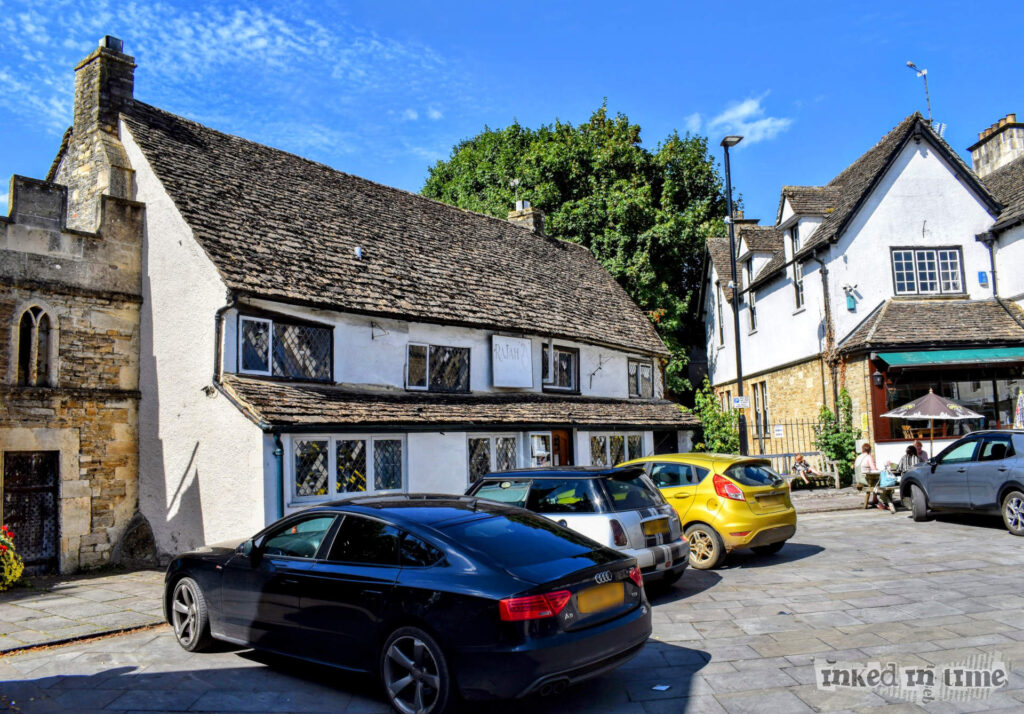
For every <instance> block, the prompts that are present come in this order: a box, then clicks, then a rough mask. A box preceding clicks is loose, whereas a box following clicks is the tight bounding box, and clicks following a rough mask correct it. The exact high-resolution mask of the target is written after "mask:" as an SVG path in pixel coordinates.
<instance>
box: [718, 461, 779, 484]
mask: <svg viewBox="0 0 1024 714" xmlns="http://www.w3.org/2000/svg"><path fill="white" fill-rule="evenodd" d="M725 475H726V476H728V477H729V478H731V479H732V480H733V481H735V482H736V483H738V484H740V485H741V486H778V485H779V484H781V483H783V479H782V477H781V476H779V475H778V474H777V473H775V472H774V471H773V470H772V468H771V467H770V466H766V465H764V464H736V465H735V466H730V467H729V468H727V469H726V470H725Z"/></svg>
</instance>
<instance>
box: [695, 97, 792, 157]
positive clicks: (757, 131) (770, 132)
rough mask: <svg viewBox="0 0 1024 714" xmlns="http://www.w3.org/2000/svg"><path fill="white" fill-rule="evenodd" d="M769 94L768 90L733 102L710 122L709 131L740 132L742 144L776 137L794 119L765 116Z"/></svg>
mask: <svg viewBox="0 0 1024 714" xmlns="http://www.w3.org/2000/svg"><path fill="white" fill-rule="evenodd" d="M767 96H768V92H765V93H764V94H762V95H761V96H759V97H752V98H750V99H744V100H743V101H740V102H733V103H732V104H730V105H729V106H728V107H726V108H725V110H724V111H723V112H722V113H721V114H718V115H717V116H715V117H713V118H712V119H711V120H710V121H709V122H708V125H707V129H708V131H709V132H724V133H729V134H740V135H741V136H743V144H741V146H742V145H747V146H749V145H750V144H756V143H757V142H759V141H767V140H769V139H774V138H775V137H776V136H778V135H779V134H781V133H782V132H784V131H785V130H786V129H788V128H789V126H790V124H792V123H793V120H792V119H790V118H788V117H772V116H765V108H764V106H762V102H763V101H764V99H765V97H767Z"/></svg>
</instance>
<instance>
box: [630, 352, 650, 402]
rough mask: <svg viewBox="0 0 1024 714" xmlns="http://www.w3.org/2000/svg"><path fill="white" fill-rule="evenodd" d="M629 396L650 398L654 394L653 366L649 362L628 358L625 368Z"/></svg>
mask: <svg viewBox="0 0 1024 714" xmlns="http://www.w3.org/2000/svg"><path fill="white" fill-rule="evenodd" d="M627 370H628V371H627V375H628V378H629V396H630V397H633V398H640V399H650V398H651V397H653V396H654V368H653V366H652V365H651V363H650V362H639V361H637V360H629V366H628V368H627Z"/></svg>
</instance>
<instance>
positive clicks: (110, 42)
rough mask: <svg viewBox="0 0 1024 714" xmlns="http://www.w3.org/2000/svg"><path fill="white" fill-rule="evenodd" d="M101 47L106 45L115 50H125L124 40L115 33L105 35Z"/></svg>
mask: <svg viewBox="0 0 1024 714" xmlns="http://www.w3.org/2000/svg"><path fill="white" fill-rule="evenodd" d="M100 47H106V48H107V49H108V50H114V52H124V42H122V41H121V40H119V39H118V38H116V37H114V36H113V35H104V36H103V39H102V40H100Z"/></svg>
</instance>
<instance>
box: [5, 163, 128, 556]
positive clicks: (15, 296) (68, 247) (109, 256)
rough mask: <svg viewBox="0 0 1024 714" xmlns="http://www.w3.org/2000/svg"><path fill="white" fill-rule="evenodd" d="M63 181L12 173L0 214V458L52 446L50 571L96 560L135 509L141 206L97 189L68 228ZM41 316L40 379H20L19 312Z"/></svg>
mask: <svg viewBox="0 0 1024 714" xmlns="http://www.w3.org/2000/svg"><path fill="white" fill-rule="evenodd" d="M66 206H67V203H66V189H65V187H63V186H60V185H57V184H53V183H48V182H42V181H35V180H32V179H24V178H22V177H15V179H14V180H13V181H12V183H11V215H10V216H9V217H6V218H5V217H0V332H2V336H3V339H0V458H2V454H3V452H5V451H57V452H59V454H60V482H59V492H58V498H59V506H58V508H59V515H58V522H59V527H60V551H59V555H60V569H61V571H62V572H71V571H74V570H76V569H78V568H85V567H90V566H96V565H101V564H103V563H106V562H109V561H110V560H111V559H112V557H113V556H112V554H113V553H114V552H115V551H116V549H117V544H118V541H119V540H120V539H121V538H122V536H123V535H124V533H125V530H126V528H127V527H128V524H129V523H130V522H131V520H132V517H133V516H134V515H135V514H136V512H137V510H138V470H139V467H138V462H139V457H138V453H139V450H138V402H139V392H138V389H139V344H140V308H141V303H142V298H141V287H142V286H141V277H140V276H141V268H142V259H141V247H142V225H143V207H142V206H141V204H138V203H135V202H133V201H127V200H122V199H116V198H111V197H109V196H104V197H102V198H101V200H100V202H99V216H100V223H99V226H98V230H97V231H96V232H95V233H88V232H84V231H78V230H75V229H71V228H68V227H67V226H66V225H65V224H66V217H67V208H66ZM30 308H38V309H41V310H43V311H44V312H45V313H46V315H47V317H48V318H49V323H50V327H51V329H50V342H51V344H52V345H53V348H52V349H51V350H50V352H49V354H50V355H51V358H50V360H49V362H50V364H49V369H48V372H49V374H50V378H49V379H48V380H47V381H46V382H45V383H43V382H40V383H38V384H35V385H32V384H24V383H23V381H24V380H23V379H22V378H20V377H19V374H18V369H17V355H18V354H19V350H20V349H21V333H20V330H19V325H20V323H21V318H22V316H23V315H24V314H25V312H26V311H27V310H29V309H30Z"/></svg>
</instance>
